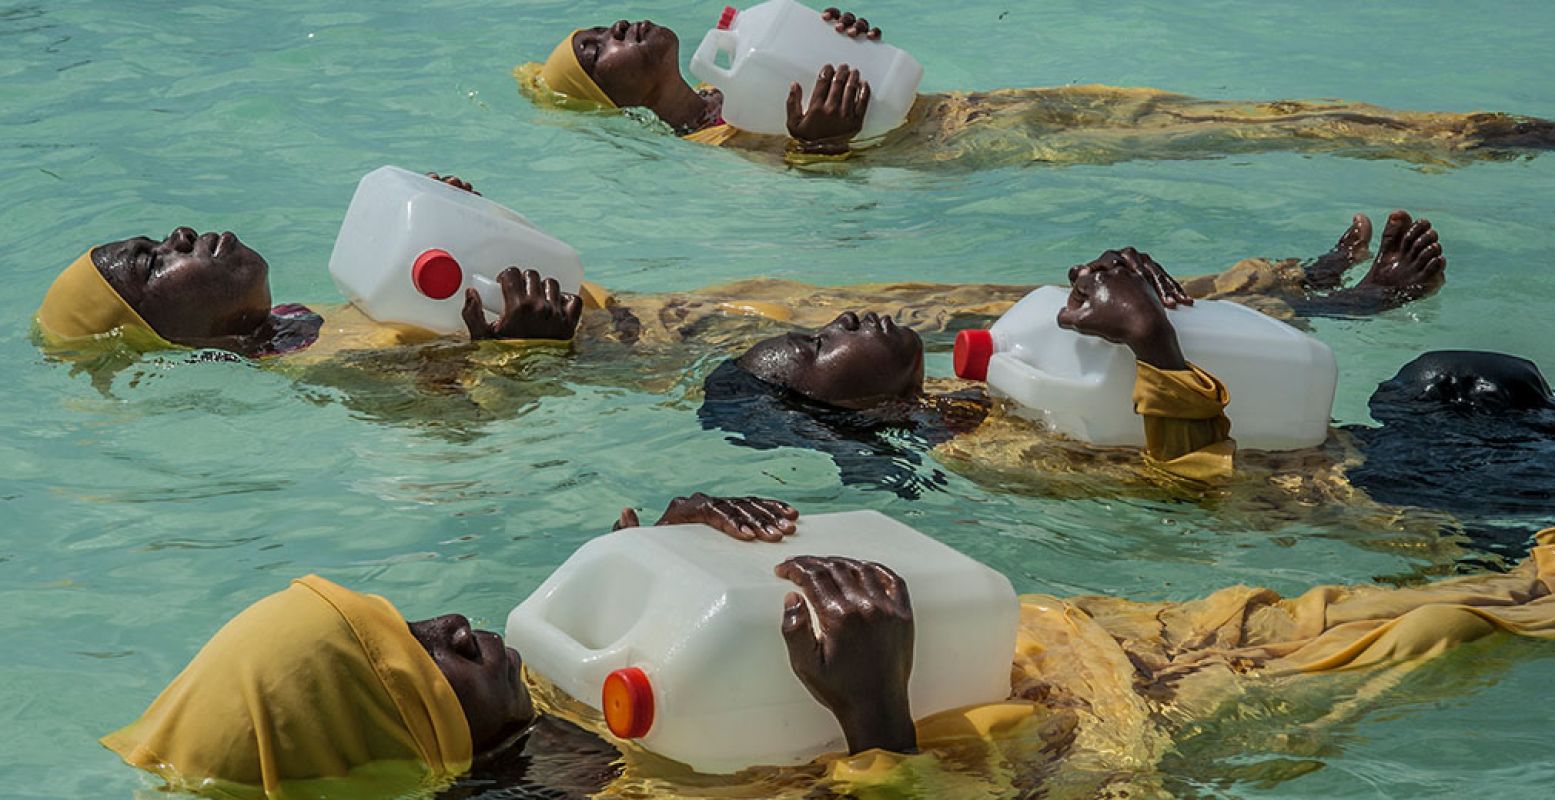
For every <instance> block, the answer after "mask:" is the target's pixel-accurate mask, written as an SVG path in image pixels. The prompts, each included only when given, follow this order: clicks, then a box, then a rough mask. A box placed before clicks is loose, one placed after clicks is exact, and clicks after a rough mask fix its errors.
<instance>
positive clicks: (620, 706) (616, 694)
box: [600, 667, 653, 739]
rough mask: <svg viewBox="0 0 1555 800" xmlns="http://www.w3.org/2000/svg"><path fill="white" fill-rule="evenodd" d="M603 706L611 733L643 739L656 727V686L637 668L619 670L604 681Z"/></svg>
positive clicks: (606, 722) (622, 736)
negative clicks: (654, 713)
mask: <svg viewBox="0 0 1555 800" xmlns="http://www.w3.org/2000/svg"><path fill="white" fill-rule="evenodd" d="M602 694H603V698H602V702H601V703H600V707H601V708H603V709H604V712H605V724H606V725H609V726H610V732H611V733H613V734H615V735H616V736H618V737H620V738H622V739H640V738H642V737H643V736H646V735H648V729H649V728H652V727H653V684H652V683H649V681H648V676H647V675H646V674H644V673H643V671H642V670H640V669H638V668H637V667H627V668H626V669H618V670H616V671H615V672H612V673H610V675H608V676H607V677H606V678H605V688H604V692H603V693H602Z"/></svg>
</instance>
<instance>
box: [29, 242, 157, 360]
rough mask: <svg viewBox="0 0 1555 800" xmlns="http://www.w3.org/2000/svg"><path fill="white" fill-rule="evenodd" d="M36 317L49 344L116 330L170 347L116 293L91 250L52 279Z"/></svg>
mask: <svg viewBox="0 0 1555 800" xmlns="http://www.w3.org/2000/svg"><path fill="white" fill-rule="evenodd" d="M37 318H38V327H39V329H41V330H42V332H43V335H44V338H45V339H46V340H48V342H49V343H50V344H63V343H65V342H69V341H71V340H74V339H86V338H90V337H94V336H100V335H103V334H109V333H115V332H118V333H119V334H120V335H122V336H124V337H125V338H127V339H134V340H138V341H140V342H142V343H145V344H158V343H160V345H162V346H167V347H171V346H172V345H171V344H169V343H168V342H167V340H165V339H163V338H162V337H161V336H159V335H158V334H157V332H156V331H155V330H154V329H153V328H152V327H151V325H150V324H149V323H147V322H146V321H145V320H144V319H142V318H141V316H140V314H138V313H136V312H135V309H133V308H131V307H130V304H129V303H127V302H125V300H124V298H123V297H120V296H119V293H118V292H117V291H115V290H114V288H113V286H112V285H111V284H109V283H108V279H107V278H104V277H103V274H102V273H101V272H99V271H98V270H97V266H96V265H95V264H93V263H92V251H90V250H88V251H87V252H86V254H85V255H83V256H81V257H80V258H78V259H76V260H75V261H74V262H72V263H71V265H70V266H68V267H66V268H65V270H64V271H63V272H61V273H59V277H57V278H55V279H54V284H53V285H52V286H50V287H49V291H48V294H45V295H44V296H43V305H42V306H39V307H38V317H37Z"/></svg>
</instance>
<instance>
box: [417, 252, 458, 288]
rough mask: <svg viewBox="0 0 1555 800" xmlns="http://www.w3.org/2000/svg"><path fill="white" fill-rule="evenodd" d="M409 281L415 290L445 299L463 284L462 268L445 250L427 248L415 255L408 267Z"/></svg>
mask: <svg viewBox="0 0 1555 800" xmlns="http://www.w3.org/2000/svg"><path fill="white" fill-rule="evenodd" d="M410 282H411V283H413V284H415V286H416V291H418V292H420V293H422V294H424V295H426V296H427V297H430V298H432V299H433V300H446V299H448V298H450V297H453V296H454V292H457V291H459V287H460V286H461V285H463V284H464V270H462V269H460V268H459V262H458V261H457V260H456V259H454V257H453V256H451V255H449V254H448V251H447V250H437V249H432V250H428V251H426V252H425V253H422V254H421V255H419V256H416V263H415V264H414V265H412V266H411V268H410Z"/></svg>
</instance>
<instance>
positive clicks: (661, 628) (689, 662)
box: [507, 511, 1020, 773]
mask: <svg viewBox="0 0 1555 800" xmlns="http://www.w3.org/2000/svg"><path fill="white" fill-rule="evenodd" d="M799 555H818V556H837V555H840V556H849V557H853V558H859V559H865V560H869V561H876V562H879V563H882V564H885V565H887V566H889V567H890V568H892V569H893V570H895V571H896V572H897V574H899V575H901V576H902V578H903V579H905V580H906V582H907V587H908V592H909V594H910V596H911V598H912V607H913V616H914V620H915V624H916V631H915V632H916V637H915V643H916V647H915V652H914V660H913V669H912V678H911V681H910V684H909V692H910V696H911V703H912V711H913V715H914V716H915V717H919V718H921V717H923V716H926V715H928V714H932V713H935V712H938V711H943V710H946V709H951V708H959V707H961V706H966V705H972V704H977V703H985V702H996V701H1000V700H1004V699H1006V698H1007V697H1008V696H1009V693H1010V661H1011V657H1012V654H1013V653H1014V647H1015V629H1016V624H1017V622H1018V620H1019V613H1020V611H1019V606H1018V602H1017V600H1016V598H1015V593H1014V591H1013V590H1012V589H1011V588H1010V582H1009V581H1008V580H1007V579H1006V578H1005V577H1004V576H1003V575H1000V574H999V573H997V572H995V571H994V570H992V569H989V568H988V567H985V566H983V565H982V564H980V563H978V562H976V561H973V560H972V559H970V558H968V557H966V556H964V555H962V554H960V553H958V552H956V551H955V550H952V549H951V548H949V547H947V546H945V545H943V544H941V543H939V542H937V541H935V540H933V539H931V538H929V537H927V536H925V535H923V534H921V533H918V532H917V531H915V530H913V529H912V528H909V527H907V526H906V525H903V524H901V523H899V522H896V521H894V520H892V519H890V518H889V517H886V516H884V515H882V514H879V513H877V512H874V511H854V512H848V513H842V514H819V515H815V516H805V517H800V519H799V526H798V532H797V533H795V534H794V535H793V536H790V537H788V538H787V539H786V540H785V541H784V542H782V543H781V544H778V543H768V542H740V541H736V540H734V539H731V538H729V537H728V536H725V535H724V534H722V533H719V532H717V531H714V530H712V529H710V528H707V527H705V526H702V525H677V526H667V527H662V528H660V527H644V528H634V529H631V530H625V531H619V532H616V533H612V534H608V535H605V536H601V537H599V538H597V539H594V540H593V541H590V542H589V543H588V544H585V545H584V546H583V547H581V548H579V550H578V551H577V552H576V553H574V554H573V555H572V557H571V558H569V559H568V560H567V562H566V563H565V564H563V565H562V566H561V567H560V568H559V569H557V570H556V572H555V573H554V574H552V575H551V577H550V578H549V579H547V580H546V582H545V583H544V584H543V585H541V586H540V588H539V589H537V590H535V592H534V594H532V595H530V597H529V599H527V600H525V601H524V602H523V603H521V604H519V606H518V607H517V608H515V609H513V612H512V614H510V615H509V616H508V622H507V640H508V644H509V645H510V646H512V647H514V648H516V649H517V650H518V651H519V653H520V654H521V655H522V656H523V658H524V660H525V661H526V662H527V664H528V666H529V668H530V669H531V670H534V671H536V672H538V673H539V674H540V675H542V676H544V677H545V678H546V679H547V680H549V681H550V682H551V683H554V684H555V685H556V686H557V687H559V688H560V689H562V690H563V691H565V692H567V693H568V694H569V695H571V696H572V697H574V698H575V699H577V700H579V701H582V702H584V703H587V704H588V705H590V706H592V707H593V708H595V709H600V708H604V709H605V714H606V721H607V722H609V723H610V725H611V728H612V730H614V731H617V732H618V733H619V734H624V735H625V736H626V737H628V738H639V737H635V736H633V735H632V734H634V733H640V732H642V731H643V730H644V729H645V730H646V732H645V734H644V735H641V736H640V743H641V744H642V746H643V747H645V748H647V749H648V750H651V751H653V752H655V753H658V754H660V755H663V756H666V757H668V758H672V759H675V760H676V761H680V762H682V763H685V764H687V765H689V766H691V767H692V768H694V769H696V770H698V771H700V772H709V773H728V772H734V771H737V770H740V769H743V768H745V767H748V766H753V765H758V764H760V765H773V766H782V765H794V764H802V763H805V762H808V761H810V760H811V759H813V758H815V757H816V756H819V755H821V754H823V753H827V752H832V751H836V750H841V749H844V747H845V745H844V743H843V739H842V729H841V727H839V725H838V724H837V721H836V719H835V718H834V717H833V716H832V714H831V713H830V712H829V711H827V710H826V708H825V707H823V706H822V705H821V704H820V703H819V702H817V701H816V700H815V698H813V697H812V696H811V695H810V693H809V692H808V691H807V690H806V689H805V688H804V685H803V684H801V683H800V682H799V678H798V677H796V676H795V675H794V673H793V669H792V668H791V667H790V666H789V662H788V650H787V646H786V644H785V642H784V639H783V633H782V619H783V598H784V597H785V596H786V595H787V593H788V592H790V591H796V587H795V585H794V584H793V583H790V582H788V581H785V580H781V579H779V578H777V577H775V576H774V575H773V574H772V570H773V568H774V567H776V566H777V565H778V564H780V563H782V562H783V561H785V560H787V559H788V558H791V557H793V556H799ZM634 669H635V670H640V673H637V674H636V675H635V676H634V675H633V674H632V673H633V670H634ZM612 675H616V676H618V677H616V678H612ZM620 676H625V677H626V680H623V679H622V677H620ZM607 679H610V680H614V681H616V683H617V691H619V690H620V687H621V686H623V685H624V686H627V687H629V689H630V692H631V695H630V697H631V701H632V702H631V703H629V704H628V705H629V706H631V707H632V710H633V711H634V712H636V714H635V721H636V723H637V724H638V725H639V726H641V727H638V728H637V730H635V731H633V730H620V728H621V727H622V724H623V718H622V717H621V715H620V714H619V713H617V712H618V711H619V706H618V705H617V704H616V703H610V704H607V703H604V702H603V699H602V698H603V693H604V685H605V683H606V681H607ZM621 696H622V695H620V694H618V695H617V698H620V697H621ZM643 714H646V717H644V716H643ZM644 721H646V723H647V724H646V725H642V723H643V722H644ZM626 727H628V728H630V727H633V726H631V725H627V726H626Z"/></svg>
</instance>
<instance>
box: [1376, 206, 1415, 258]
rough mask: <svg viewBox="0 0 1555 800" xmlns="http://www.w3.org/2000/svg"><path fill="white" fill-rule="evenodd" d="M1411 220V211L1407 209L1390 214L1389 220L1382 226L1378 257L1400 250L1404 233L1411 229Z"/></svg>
mask: <svg viewBox="0 0 1555 800" xmlns="http://www.w3.org/2000/svg"><path fill="white" fill-rule="evenodd" d="M1410 222H1411V220H1410V217H1409V213H1408V212H1406V211H1395V212H1393V213H1392V214H1389V215H1388V222H1387V224H1386V225H1384V226H1383V228H1382V241H1381V243H1380V244H1379V246H1378V250H1377V255H1378V257H1381V256H1382V255H1384V254H1388V253H1394V252H1397V251H1398V249H1399V246H1400V245H1402V244H1403V242H1404V234H1405V233H1407V232H1408V231H1409V225H1410Z"/></svg>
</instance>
